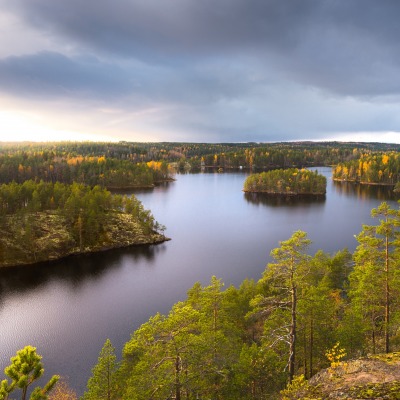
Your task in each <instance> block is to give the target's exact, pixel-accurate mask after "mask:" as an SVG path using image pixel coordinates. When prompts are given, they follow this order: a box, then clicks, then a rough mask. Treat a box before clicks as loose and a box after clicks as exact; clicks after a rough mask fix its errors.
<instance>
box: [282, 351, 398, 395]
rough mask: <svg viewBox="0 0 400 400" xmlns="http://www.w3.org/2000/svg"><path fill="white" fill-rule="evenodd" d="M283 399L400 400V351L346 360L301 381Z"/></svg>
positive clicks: (285, 392)
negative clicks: (307, 379)
mask: <svg viewBox="0 0 400 400" xmlns="http://www.w3.org/2000/svg"><path fill="white" fill-rule="evenodd" d="M281 398H282V399H285V400H288V399H304V400H305V399H308V400H314V399H315V400H316V399H346V400H353V399H354V400H356V399H357V400H361V399H382V400H383V399H390V400H394V399H400V353H390V354H384V355H376V356H369V357H366V358H361V359H357V360H352V361H348V362H343V363H341V364H340V365H339V366H337V367H335V368H328V369H325V370H323V371H320V372H319V373H317V374H316V375H314V376H313V377H312V378H311V379H310V380H309V381H308V382H306V381H298V382H297V383H296V382H295V383H294V385H293V388H292V390H288V391H283V392H282V397H281Z"/></svg>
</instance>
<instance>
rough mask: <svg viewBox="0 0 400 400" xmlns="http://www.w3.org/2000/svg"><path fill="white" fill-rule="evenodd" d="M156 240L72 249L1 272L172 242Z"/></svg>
mask: <svg viewBox="0 0 400 400" xmlns="http://www.w3.org/2000/svg"><path fill="white" fill-rule="evenodd" d="M153 235H154V236H156V237H155V238H154V240H149V241H142V242H137V243H129V244H123V245H119V244H116V245H115V246H103V247H100V248H89V247H87V248H86V249H83V250H82V251H80V250H76V249H72V251H70V252H66V253H65V254H62V255H59V256H56V257H51V256H50V257H49V258H47V259H42V260H37V261H32V262H31V261H27V262H18V263H12V262H11V263H7V264H0V271H2V270H6V269H7V270H8V269H12V268H18V267H33V266H36V265H40V264H50V263H53V262H57V261H60V260H63V259H67V258H72V257H79V256H90V255H92V254H98V253H103V252H108V251H113V250H121V249H127V248H130V247H139V246H153V245H158V244H162V243H165V242H168V241H170V240H172V239H171V238H169V237H166V236H164V235H161V234H158V233H154V234H153Z"/></svg>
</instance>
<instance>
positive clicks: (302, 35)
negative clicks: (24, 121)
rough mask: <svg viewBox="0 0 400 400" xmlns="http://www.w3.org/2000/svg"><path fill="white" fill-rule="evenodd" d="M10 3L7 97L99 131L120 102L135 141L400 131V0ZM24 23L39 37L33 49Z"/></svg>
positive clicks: (0, 80) (123, 128)
mask: <svg viewBox="0 0 400 400" xmlns="http://www.w3.org/2000/svg"><path fill="white" fill-rule="evenodd" d="M0 6H1V7H0V9H3V10H6V11H3V13H4V12H6V14H1V13H0V17H1V15H3V20H4V21H5V22H7V23H8V24H9V25H8V26H9V27H10V28H9V29H10V30H12V32H13V37H14V40H13V42H15V43H18V44H19V46H16V49H15V50H13V48H11V47H10V48H9V49H8V54H7V56H3V57H2V54H3V53H4V54H5V53H6V52H5V51H3V53H0V92H1V93H3V94H7V95H9V96H14V97H15V98H21V97H24V98H26V99H32V101H36V100H37V101H43V102H46V101H49V100H57V101H59V102H61V103H63V104H72V103H76V104H79V105H80V106H81V107H82V108H85V109H86V110H90V113H91V115H92V121H93V123H99V124H100V123H101V124H104V121H105V119H104V118H105V115H104V113H103V112H102V111H99V110H105V109H112V108H117V109H118V110H119V112H118V113H119V114H118V118H112V119H111V120H110V123H109V124H108V126H109V127H110V129H111V126H113V127H114V128H119V129H120V132H122V133H120V134H121V135H124V139H127V137H126V136H127V135H128V136H129V132H137V131H139V130H140V132H147V133H148V134H149V135H150V134H151V135H152V137H160V139H163V140H168V138H170V140H173V137H171V136H164V137H161V136H162V132H165V135H175V137H179V138H180V137H184V135H190V136H188V137H190V138H191V139H192V140H199V139H200V140H201V138H203V137H207V138H210V139H209V140H210V141H212V139H213V138H214V139H215V140H217V141H218V140H221V141H222V140H230V141H232V140H237V141H240V140H294V139H296V137H303V138H307V139H310V138H320V137H321V135H325V134H329V133H330V132H341V131H342V132H351V131H356V132H363V131H385V130H386V131H397V130H398V129H399V128H398V127H399V122H400V121H399V117H398V116H397V114H398V113H397V112H396V109H397V108H398V103H399V99H400V77H399V76H398V70H399V67H400V53H399V51H398V43H397V38H398V37H400V24H398V21H397V17H398V15H400V2H398V1H396V0H392V1H391V0H385V1H381V2H376V1H375V0H363V2H362V4H361V2H360V1H357V0H348V1H346V2H335V1H329V0H302V1H298V0H254V1H251V2H249V1H247V0H220V1H218V2H215V1H211V0H203V1H198V0H171V1H168V2H165V1H161V0H146V1H143V0H117V1H115V2H109V1H105V0H96V1H95V0H85V1H84V2H81V1H77V0H69V1H63V2H57V1H53V0H35V1H34V2H33V1H31V0H13V1H12V2H9V1H7V0H0ZM4 15H5V16H6V17H4ZM0 20H1V18H0ZM10 21H11V22H10ZM15 26H17V27H18V28H20V27H21V26H26V29H27V30H26V31H27V32H29V34H30V33H31V32H36V35H35V36H34V41H33V42H32V43H33V45H32V50H31V51H30V52H28V50H27V49H29V46H28V44H29V41H30V38H29V35H27V36H24V35H25V33H24V30H23V29H16V28H15ZM13 27H14V28H13ZM9 37H11V36H10V35H9ZM23 39H25V40H26V43H27V44H26V45H25V46H22V43H24V40H23ZM0 42H1V39H0ZM40 44H41V46H40ZM1 57H2V58H1ZM67 108H68V106H67ZM88 112H89V111H88ZM108 117H110V116H109V115H108ZM111 121H112V122H111ZM106 125H107V124H106Z"/></svg>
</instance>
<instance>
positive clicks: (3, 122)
mask: <svg viewBox="0 0 400 400" xmlns="http://www.w3.org/2000/svg"><path fill="white" fill-rule="evenodd" d="M43 119H44V118H43V117H41V116H40V115H38V114H34V113H21V112H14V111H1V112H0V132H1V133H0V141H2V142H63V141H73V142H74V141H77V142H79V141H92V142H116V141H118V139H116V138H114V137H111V136H108V135H102V134H92V133H82V132H79V131H72V130H64V129H58V128H53V127H52V126H48V125H47V124H46V123H43Z"/></svg>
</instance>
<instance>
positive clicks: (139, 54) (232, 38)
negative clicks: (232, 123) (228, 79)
mask: <svg viewBox="0 0 400 400" xmlns="http://www.w3.org/2000/svg"><path fill="white" fill-rule="evenodd" d="M12 7H14V8H15V9H17V10H18V11H19V12H20V13H22V14H23V15H24V17H25V18H26V20H28V21H29V22H30V23H32V24H34V25H35V26H36V27H38V28H39V29H44V30H46V31H47V32H50V33H51V34H57V35H60V36H63V37H66V38H67V40H73V41H75V42H76V43H77V45H78V46H84V47H85V46H86V47H87V48H88V49H92V51H99V52H102V53H104V54H114V55H118V56H120V57H127V58H135V59H139V60H142V61H144V62H146V63H151V64H154V63H156V64H158V63H161V64H168V65H171V66H173V65H179V64H184V63H191V62H198V60H204V58H213V57H227V58H229V59H230V60H231V62H232V63H235V62H236V58H235V57H236V56H237V55H239V54H247V55H248V56H249V57H253V58H254V59H256V60H257V62H258V65H259V68H262V66H263V65H268V66H273V67H274V68H278V69H280V70H283V71H284V72H285V73H286V74H287V76H288V77H290V78H291V79H294V80H296V81H300V82H303V83H304V84H308V85H312V86H315V87H320V88H322V89H326V90H330V91H332V92H336V93H339V94H341V95H355V96H375V95H393V94H397V93H399V91H400V83H399V79H398V77H397V71H398V69H399V67H400V59H399V57H400V54H399V51H398V43H397V40H398V38H399V37H400V24H399V23H398V17H399V15H400V2H399V1H396V0H393V1H389V0H382V1H376V0H350V1H328V0H325V1H324V0H301V1H299V0H286V1H282V0H253V1H249V0H219V1H214V0H203V1H198V0H172V1H168V2H166V1H160V0H146V1H142V0H140V1H139V0H117V1H114V2H110V1H105V0H101V1H99V0H85V1H84V2H82V1H78V0H69V1H65V2H59V1H53V0H36V1H31V0H13V5H12Z"/></svg>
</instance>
